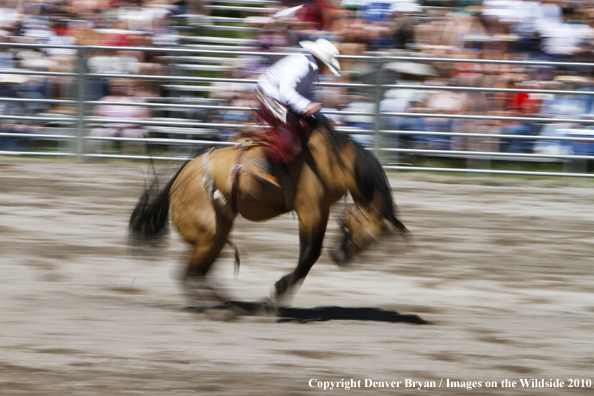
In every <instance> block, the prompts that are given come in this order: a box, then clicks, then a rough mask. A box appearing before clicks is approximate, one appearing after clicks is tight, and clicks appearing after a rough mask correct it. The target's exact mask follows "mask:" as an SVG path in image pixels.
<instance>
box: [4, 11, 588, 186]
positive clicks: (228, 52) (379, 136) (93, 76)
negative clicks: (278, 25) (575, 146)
mask: <svg viewBox="0 0 594 396" xmlns="http://www.w3.org/2000/svg"><path fill="white" fill-rule="evenodd" d="M242 3H243V4H250V1H248V0H245V1H243V2H242ZM258 4H261V3H258ZM211 7H217V6H211ZM259 10H262V11H263V10H264V9H259ZM267 10H270V8H269V9H267ZM236 43H240V42H239V41H236ZM0 46H2V47H13V48H15V47H19V48H31V49H47V48H64V49H73V50H76V51H77V54H78V61H77V65H78V70H77V72H74V73H65V72H49V71H31V70H20V69H10V70H0V74H15V75H24V76H44V77H68V78H72V79H76V80H77V87H78V88H77V97H76V98H74V99H27V98H8V97H0V104H1V103H40V104H63V105H73V106H76V114H75V115H70V116H63V115H48V114H44V113H39V114H36V115H32V116H29V115H14V114H12V115H11V114H0V124H2V122H3V120H10V121H12V122H16V123H26V122H27V123H37V124H43V123H46V124H47V123H53V124H60V125H62V126H63V127H64V126H68V127H69V128H71V129H72V130H73V131H74V133H73V134H64V133H51V132H49V133H29V134H26V135H24V134H20V133H16V132H0V138H27V139H39V140H50V141H70V142H73V143H74V144H72V145H70V146H69V147H66V148H65V147H61V148H60V149H58V150H55V151H47V150H46V151H8V150H3V149H2V148H1V146H0V155H27V156H72V157H74V156H76V157H78V158H129V159H147V158H149V156H147V155H125V154H118V153H97V152H91V151H90V150H89V149H88V144H89V142H91V141H113V142H137V143H140V142H144V143H147V144H149V145H173V146H185V145H188V146H195V145H203V146H208V145H220V146H225V145H229V144H231V143H228V142H223V141H215V140H211V139H195V138H194V137H193V136H197V135H199V133H191V132H189V133H188V135H190V136H188V138H187V139H179V138H176V137H169V138H164V137H154V136H152V137H148V138H146V139H134V138H121V137H110V138H105V137H94V136H89V135H88V129H89V125H92V124H111V123H125V122H129V120H118V119H110V120H105V119H99V118H96V117H94V116H92V115H91V114H90V113H89V110H90V109H91V108H93V107H94V106H96V105H98V104H108V105H110V104H112V105H124V106H144V107H146V108H149V109H154V110H158V109H163V108H166V109H169V110H180V111H181V110H184V109H185V110H204V111H235V112H247V111H250V110H251V109H250V108H248V107H240V106H230V105H220V104H201V103H195V104H194V103H181V104H180V103H167V102H165V101H164V100H166V99H167V98H160V101H158V102H130V103H125V102H124V103H121V102H104V101H96V100H86V94H87V92H86V89H87V87H86V82H87V81H90V80H109V79H112V78H126V79H135V80H142V81H154V82H159V83H167V84H166V85H165V84H163V86H168V87H178V88H179V89H182V87H187V89H189V90H190V89H203V88H204V87H205V86H203V85H196V84H211V83H240V84H254V83H256V82H257V81H256V80H253V79H252V80H248V79H239V78H223V77H218V78H215V77H197V76H184V75H129V74H106V73H91V72H89V71H88V69H87V66H86V61H87V57H88V55H87V54H89V53H91V52H92V51H98V50H99V51H106V50H122V49H123V47H109V46H52V45H36V44H17V43H0ZM126 49H127V50H130V51H150V52H152V53H158V54H162V55H163V56H162V57H163V58H164V59H166V60H174V59H176V58H177V59H184V57H186V58H188V59H190V56H191V59H190V61H191V62H194V61H197V62H199V61H200V57H198V58H195V56H196V55H202V56H204V55H224V56H226V57H227V58H217V59H231V58H229V56H239V55H242V56H246V55H252V56H261V55H262V53H261V52H259V51H253V50H247V51H246V50H244V49H243V48H242V49H238V48H237V47H224V46H207V45H204V46H192V47H191V48H190V47H189V46H188V48H146V47H127V48H126ZM291 53H294V51H286V52H273V53H266V56H269V57H272V58H277V57H281V56H285V55H288V54H291ZM340 58H341V59H350V60H356V61H365V62H368V64H370V65H372V66H373V67H374V68H375V69H374V70H375V71H374V73H375V75H376V80H375V81H376V84H371V83H328V82H326V83H320V84H319V85H321V86H327V87H340V88H347V89H351V90H355V89H356V90H358V91H361V90H367V91H368V92H369V93H370V94H371V95H372V96H373V98H374V109H375V110H374V111H373V112H358V111H339V110H336V111H328V112H327V113H328V114H335V115H340V116H364V117H371V118H373V121H374V122H373V129H365V128H359V129H356V130H355V129H353V128H345V127H341V128H337V130H338V131H341V132H345V133H354V134H357V135H371V136H372V137H373V138H374V144H373V150H374V151H375V153H376V155H377V156H378V157H379V158H380V159H381V160H382V161H383V163H384V165H385V169H387V170H394V171H402V170H408V171H431V172H462V173H467V174H516V175H534V176H571V177H594V175H591V174H588V173H586V172H584V173H576V172H570V171H568V172H527V171H514V170H509V171H507V170H492V169H471V168H466V169H458V168H442V167H419V166H404V165H393V162H394V160H396V161H397V160H398V159H399V158H400V157H399V156H400V155H415V156H431V157H435V156H437V157H441V158H451V157H455V158H461V159H465V160H467V163H468V166H472V165H473V161H474V160H476V159H481V158H484V159H487V160H488V161H490V160H502V159H509V160H514V161H526V160H530V161H535V160H536V161H539V160H542V161H545V162H546V161H550V160H555V161H559V162H561V163H564V164H567V163H570V164H571V163H576V162H577V163H583V162H584V161H585V162H588V161H589V160H590V159H593V158H594V156H590V155H584V154H578V155H575V154H571V153H559V154H547V153H504V152H497V151H470V150H445V149H434V148H433V149H428V148H403V147H391V146H390V144H392V143H393V142H394V141H398V139H401V138H404V137H407V136H434V137H443V138H454V137H459V138H484V139H504V140H529V141H535V140H538V141H559V142H572V143H585V144H594V137H587V136H586V137H584V136H540V135H538V136H534V135H530V136H526V135H511V134H503V133H493V134H490V133H463V132H458V131H454V132H445V131H408V130H407V131H404V130H398V129H389V128H386V127H385V126H384V125H385V120H386V119H387V118H390V117H406V118H410V117H422V118H432V119H449V120H483V121H491V122H492V121H502V122H510V121H519V122H532V123H542V124H547V123H553V122H554V123H571V124H579V125H584V126H588V125H592V124H594V117H592V118H550V117H517V116H507V115H506V116H500V115H498V116H495V115H477V114H433V113H413V112H390V111H379V103H380V101H381V100H382V98H383V97H384V92H385V91H386V90H387V89H407V90H427V91H453V92H483V93H490V94H495V93H528V94H552V95H566V94H571V95H580V96H590V95H594V91H579V90H571V91H569V90H558V89H557V90H546V89H521V88H486V87H458V86H434V85H402V84H401V85H398V84H383V85H382V84H379V82H380V81H381V80H380V77H381V74H382V73H383V72H384V71H383V68H382V66H383V65H384V64H386V63H389V62H394V61H407V62H425V63H436V62H449V63H460V62H464V63H477V64H511V65H521V66H565V67H580V68H592V70H594V64H591V63H577V62H567V63H557V62H530V61H504V60H484V59H483V60H478V59H477V60H475V59H449V58H432V57H411V56H393V55H386V54H383V53H376V54H370V55H366V56H341V57H340ZM213 59H214V58H212V56H210V57H209V56H204V62H207V63H211V64H212V63H216V59H214V60H213ZM171 83H175V84H189V85H172V84H171ZM201 87H202V88H201ZM134 123H135V124H138V125H142V126H151V127H166V128H170V129H171V128H194V129H195V130H196V132H199V131H203V130H206V129H212V130H221V129H224V128H228V129H239V128H242V127H243V126H244V125H243V124H241V123H225V122H197V121H193V120H179V119H156V118H155V119H150V120H142V121H134ZM182 132H183V131H182ZM186 132H187V131H186ZM184 133H185V132H184ZM180 135H183V133H180ZM593 136H594V134H593ZM178 137H179V136H178ZM182 154H183V153H182ZM386 156H388V157H386ZM151 158H154V159H162V160H182V159H185V156H183V155H180V156H172V155H165V156H152V157H151ZM565 169H566V170H568V169H569V168H568V167H567V166H565Z"/></svg>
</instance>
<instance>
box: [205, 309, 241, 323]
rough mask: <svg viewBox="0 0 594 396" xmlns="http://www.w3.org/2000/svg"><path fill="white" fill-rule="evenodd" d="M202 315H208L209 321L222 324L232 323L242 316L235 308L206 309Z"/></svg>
mask: <svg viewBox="0 0 594 396" xmlns="http://www.w3.org/2000/svg"><path fill="white" fill-rule="evenodd" d="M202 313H204V314H206V316H208V318H209V319H211V320H216V321H220V322H230V321H232V320H235V319H237V318H238V317H239V316H240V315H241V314H240V313H239V312H237V311H236V310H234V309H233V308H205V309H204V310H203V311H202Z"/></svg>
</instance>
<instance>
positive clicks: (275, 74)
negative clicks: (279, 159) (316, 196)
mask: <svg viewBox="0 0 594 396" xmlns="http://www.w3.org/2000/svg"><path fill="white" fill-rule="evenodd" d="M299 44H300V45H301V46H302V47H303V48H304V49H305V50H306V51H307V52H303V53H299V54H294V55H289V56H286V57H285V58H283V59H281V60H279V61H278V62H276V63H275V64H274V65H272V66H271V67H270V68H268V69H267V71H266V72H265V73H264V74H262V76H260V78H259V80H258V88H257V95H258V99H259V102H260V106H261V107H263V106H265V104H266V103H268V104H270V103H273V104H274V105H276V106H278V104H280V105H282V106H283V107H284V108H285V109H286V114H284V119H283V118H282V117H281V119H283V122H284V123H285V125H287V126H288V127H287V128H278V129H281V130H283V131H284V132H282V133H277V136H278V138H279V139H284V140H285V142H281V144H285V146H286V147H289V150H288V151H289V152H290V154H289V155H288V156H289V157H290V158H291V159H292V158H294V157H295V156H296V155H297V154H299V152H300V151H301V145H302V141H301V139H302V137H301V136H298V135H300V132H301V131H299V129H300V126H299V125H300V122H299V120H300V119H307V118H310V117H311V118H313V119H315V120H316V121H317V122H319V123H322V124H324V125H330V122H329V121H328V119H327V118H326V117H325V116H324V115H323V114H322V113H321V112H320V110H321V109H322V106H323V104H322V103H320V102H314V101H313V93H312V91H311V86H312V84H313V83H314V82H316V81H317V79H318V75H319V74H320V73H322V74H324V73H326V72H327V71H330V72H332V73H333V74H335V75H336V76H340V73H339V71H340V64H339V63H338V60H337V59H336V56H337V55H339V52H338V50H337V49H336V47H335V46H334V45H333V44H332V43H331V42H330V41H328V40H326V39H318V40H316V41H301V42H300V43H299ZM271 100H272V102H271ZM282 112H283V113H284V110H282ZM311 118H310V121H311ZM287 162H289V161H287ZM262 170H263V171H264V172H265V173H268V175H266V174H264V175H262V174H260V176H262V177H263V178H264V179H266V180H268V181H270V182H271V183H273V184H276V185H278V183H277V182H276V178H275V177H274V176H271V175H269V173H270V172H269V171H268V170H264V169H262Z"/></svg>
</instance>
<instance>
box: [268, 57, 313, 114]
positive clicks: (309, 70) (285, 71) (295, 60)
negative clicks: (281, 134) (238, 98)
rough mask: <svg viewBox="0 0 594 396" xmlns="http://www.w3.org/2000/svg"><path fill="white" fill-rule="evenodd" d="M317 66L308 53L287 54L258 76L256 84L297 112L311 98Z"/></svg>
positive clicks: (304, 106)
mask: <svg viewBox="0 0 594 396" xmlns="http://www.w3.org/2000/svg"><path fill="white" fill-rule="evenodd" d="M318 73H319V68H318V65H317V63H316V61H315V60H314V58H313V56H311V55H310V54H296V55H289V56H286V57H284V58H283V59H281V60H279V61H278V62H276V63H275V64H274V65H272V66H270V68H269V69H268V70H267V71H266V72H265V73H264V74H263V75H262V76H260V78H259V80H258V86H259V87H260V89H261V90H262V91H264V93H265V94H266V95H267V96H269V97H271V98H272V99H275V100H277V101H279V102H280V103H282V104H283V105H285V106H287V107H288V108H289V109H291V111H293V112H295V113H297V114H299V113H301V112H302V111H303V110H304V109H305V108H306V107H307V105H308V104H309V103H311V102H312V100H313V93H312V92H311V86H312V84H313V83H314V82H315V81H317V79H318Z"/></svg>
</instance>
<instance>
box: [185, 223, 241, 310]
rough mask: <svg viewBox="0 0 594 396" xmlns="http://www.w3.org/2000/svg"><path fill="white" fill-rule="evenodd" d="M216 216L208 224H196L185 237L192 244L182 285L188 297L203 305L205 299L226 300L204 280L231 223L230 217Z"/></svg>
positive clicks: (224, 240) (225, 238)
mask: <svg viewBox="0 0 594 396" xmlns="http://www.w3.org/2000/svg"><path fill="white" fill-rule="evenodd" d="M217 217H218V218H217V219H216V220H215V221H213V222H211V223H210V225H204V224H202V225H201V226H199V227H198V226H196V227H195V230H194V232H193V233H192V237H191V238H186V239H188V240H190V241H191V243H192V244H193V249H192V252H191V254H190V258H189V261H188V266H187V268H186V271H185V273H184V276H183V280H182V281H183V286H184V288H185V289H186V291H187V292H188V295H189V296H190V298H191V299H192V300H193V301H194V302H197V303H198V304H199V305H200V306H203V307H204V306H206V305H207V301H214V302H224V301H225V300H226V299H225V298H224V297H223V296H221V295H220V294H219V293H217V292H216V291H215V290H214V289H213V287H212V286H211V285H209V284H208V283H207V281H206V276H207V274H208V271H209V270H210V268H211V267H212V265H213V263H214V262H215V260H216V259H217V257H218V256H219V254H220V253H221V250H222V249H223V247H224V246H225V243H226V241H227V237H228V236H229V232H230V231H231V226H232V225H233V220H232V219H227V218H223V217H222V216H217Z"/></svg>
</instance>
